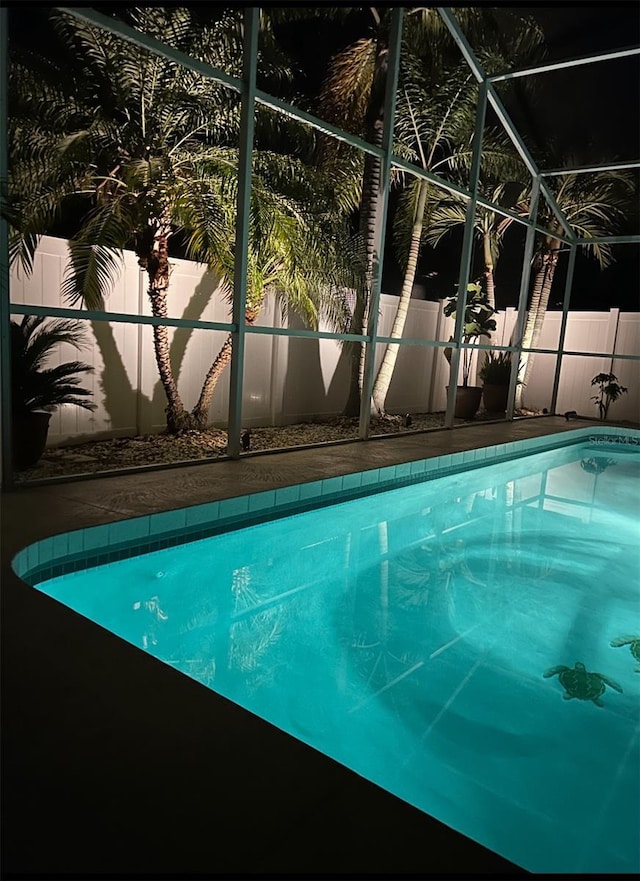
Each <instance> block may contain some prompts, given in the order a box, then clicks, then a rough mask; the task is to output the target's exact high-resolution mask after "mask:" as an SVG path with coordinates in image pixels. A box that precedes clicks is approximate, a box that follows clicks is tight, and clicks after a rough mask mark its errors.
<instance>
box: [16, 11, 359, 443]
mask: <svg viewBox="0 0 640 881" xmlns="http://www.w3.org/2000/svg"><path fill="white" fill-rule="evenodd" d="M53 15H54V19H53V20H54V24H55V27H56V29H57V32H58V34H59V36H60V38H61V40H62V45H63V46H64V47H65V48H66V50H67V52H68V55H69V57H73V58H74V59H76V62H75V63H74V64H73V65H68V64H65V65H64V66H61V65H56V64H55V63H54V62H52V61H50V60H46V59H43V58H39V59H34V58H32V57H31V58H22V59H18V58H16V59H14V62H13V64H12V66H11V75H10V88H11V94H12V99H13V100H12V105H11V121H10V159H11V163H12V173H11V177H10V208H9V213H10V220H11V224H12V233H11V256H12V259H13V260H16V259H19V260H21V262H22V264H23V265H24V266H25V267H26V268H27V269H29V268H30V267H31V266H32V263H33V256H34V252H35V248H36V246H37V242H38V239H39V236H40V235H42V234H44V233H46V232H47V231H48V230H49V229H50V228H51V224H52V222H53V220H54V219H55V218H56V216H59V214H60V212H61V211H63V210H64V209H65V208H67V207H68V206H69V205H70V204H71V205H72V206H75V208H76V210H77V209H78V208H79V210H80V211H81V212H82V225H81V226H80V228H79V229H78V230H77V231H76V233H75V234H74V235H73V236H72V238H71V241H70V245H69V248H70V263H69V270H68V273H67V276H66V278H65V282H64V285H63V291H62V292H63V295H64V296H65V298H66V299H67V300H68V301H69V302H71V303H78V302H82V303H84V304H85V305H86V306H87V307H88V308H90V309H101V308H103V307H104V300H105V297H106V296H107V294H108V291H109V289H110V287H111V285H112V283H113V281H114V279H115V277H116V275H117V273H118V272H119V269H120V266H121V257H122V249H123V248H125V247H127V246H132V247H133V248H134V250H135V252H136V254H137V257H138V261H139V264H140V266H141V267H142V268H144V269H145V270H146V272H147V275H148V279H149V283H148V289H147V296H148V298H149V302H150V304H151V310H152V314H153V315H154V316H155V317H158V318H166V317H168V316H169V314H170V312H169V307H168V294H169V289H170V274H171V267H170V260H169V241H170V239H171V237H172V236H175V235H176V233H178V232H179V233H181V234H182V236H183V237H184V238H185V239H186V242H187V254H188V256H189V257H191V258H192V259H196V260H198V261H200V262H203V263H206V264H207V265H208V266H209V268H210V269H212V270H215V271H216V272H217V273H218V274H219V275H220V276H221V278H222V280H223V283H224V284H225V285H226V289H227V292H228V293H229V294H230V292H231V290H232V287H233V265H234V250H235V210H236V194H237V166H238V150H237V146H236V145H237V141H238V133H239V102H238V100H237V97H236V96H235V95H234V94H233V93H231V92H229V90H227V89H225V88H224V87H223V86H221V85H219V84H216V83H214V82H213V81H211V80H208V79H205V78H204V77H202V76H200V75H199V74H197V73H195V72H193V71H191V70H188V69H185V68H182V67H180V66H178V65H176V64H174V63H173V62H171V61H169V60H168V59H166V58H164V57H160V56H156V55H153V54H152V53H149V52H147V51H146V50H144V49H141V48H139V47H137V46H134V45H132V44H130V43H128V42H125V41H122V40H121V39H119V38H118V37H117V36H115V35H113V34H111V33H109V32H105V31H103V30H102V29H99V28H95V27H93V26H91V25H89V24H86V23H84V22H81V21H79V20H77V19H75V18H74V17H73V16H70V15H68V14H65V13H63V12H56V13H54V14H53ZM131 18H132V23H133V24H134V26H136V27H138V28H140V29H141V30H143V31H144V32H145V33H147V34H150V35H151V36H154V37H156V38H158V39H160V40H162V41H163V42H166V43H169V44H171V45H173V46H176V47H177V48H179V49H181V50H182V51H184V52H186V53H188V54H189V55H191V56H192V57H195V58H199V59H201V60H204V61H207V62H208V63H210V64H212V65H213V66H215V67H218V68H221V69H223V70H227V71H229V72H232V73H238V72H239V71H238V70H237V66H238V63H239V62H238V59H239V58H241V28H240V27H239V21H238V17H237V14H235V15H234V14H233V13H224V14H222V15H221V17H219V19H218V20H214V21H213V23H211V24H209V25H206V26H201V27H195V26H194V21H193V20H192V16H191V14H190V12H189V10H188V9H186V8H169V9H161V8H155V7H152V8H144V9H138V10H135V11H134V12H133V13H132V14H131ZM257 140H258V141H259V133H258V137H257ZM254 160H255V161H254V167H253V174H252V193H251V215H250V219H249V238H250V242H249V275H248V290H247V309H246V315H245V318H246V321H247V323H248V324H253V323H254V322H255V321H256V319H257V317H258V314H259V312H260V308H261V306H262V304H263V302H264V298H265V296H266V294H267V292H268V291H269V290H273V291H274V292H275V294H276V295H277V296H279V297H280V299H281V301H282V302H283V303H284V305H285V306H288V307H291V308H293V309H295V310H297V311H299V312H301V313H302V314H303V315H304V316H305V317H306V318H308V319H309V320H311V321H317V319H318V315H319V314H320V313H321V312H322V311H323V310H324V311H327V313H328V314H329V316H330V317H332V318H335V319H336V320H337V319H338V318H339V313H340V307H341V303H342V301H341V300H340V298H339V297H334V296H333V294H334V293H336V292H337V288H338V285H339V283H341V282H343V281H344V279H343V278H342V277H341V276H340V267H341V266H342V265H344V264H345V263H346V262H347V261H348V256H349V254H348V248H346V247H344V242H345V236H346V229H345V227H344V224H342V222H341V219H340V214H339V212H338V211H336V210H334V201H333V195H332V194H333V192H334V190H333V188H332V186H331V181H330V180H329V179H328V178H327V176H324V177H323V176H322V174H320V173H319V172H318V171H317V169H316V170H314V169H313V168H311V167H310V166H309V165H308V164H307V163H305V162H304V161H303V160H302V159H301V158H299V157H296V156H293V155H290V154H289V153H286V152H285V153H283V152H280V151H279V150H278V149H277V148H272V149H262V150H261V149H258V150H257V151H256V153H255V157H254ZM341 329H342V326H341ZM153 336H154V349H155V356H156V363H157V367H158V374H159V377H160V381H161V383H162V386H163V389H164V392H165V396H166V400H167V407H166V415H167V428H168V430H169V431H170V432H178V431H181V430H185V429H202V428H204V427H205V426H206V424H207V418H208V411H209V406H210V403H211V398H212V395H213V393H214V390H215V387H216V384H217V382H218V380H219V378H220V376H221V374H222V371H223V370H224V368H225V366H226V365H227V363H228V362H229V360H230V355H231V339H230V337H228V338H227V340H226V341H225V343H224V345H223V347H222V349H221V351H220V352H219V354H218V356H217V357H216V359H215V360H214V362H213V364H212V365H211V368H210V370H209V371H208V374H207V376H206V378H205V381H204V383H203V387H202V391H201V394H200V396H199V399H198V401H197V403H196V405H195V407H194V408H193V410H191V411H190V412H189V411H188V410H187V409H186V407H185V406H184V403H183V401H182V400H181V398H180V394H179V391H178V387H177V380H176V377H175V376H174V373H173V370H172V365H171V360H170V355H169V330H168V328H167V327H166V326H162V325H156V326H154V327H153Z"/></svg>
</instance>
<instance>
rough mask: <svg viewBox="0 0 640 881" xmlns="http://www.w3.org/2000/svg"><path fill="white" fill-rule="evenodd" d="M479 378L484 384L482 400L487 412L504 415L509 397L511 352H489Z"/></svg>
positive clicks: (479, 372)
mask: <svg viewBox="0 0 640 881" xmlns="http://www.w3.org/2000/svg"><path fill="white" fill-rule="evenodd" d="M478 376H479V377H480V379H481V380H482V382H483V386H482V400H483V403H484V408H485V410H486V411H487V412H488V413H504V411H505V410H506V409H507V398H508V397H509V381H510V379H511V352H497V353H496V352H487V353H486V356H485V359H484V362H483V364H482V367H481V368H480V370H479V371H478ZM519 382H520V380H518V383H519Z"/></svg>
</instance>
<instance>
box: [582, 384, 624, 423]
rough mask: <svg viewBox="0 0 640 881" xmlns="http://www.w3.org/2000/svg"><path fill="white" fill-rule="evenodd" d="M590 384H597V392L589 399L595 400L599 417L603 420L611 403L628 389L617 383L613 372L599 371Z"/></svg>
mask: <svg viewBox="0 0 640 881" xmlns="http://www.w3.org/2000/svg"><path fill="white" fill-rule="evenodd" d="M591 385H597V386H598V394H597V395H592V396H591V400H592V401H594V402H595V404H596V407H597V408H598V411H599V413H600V419H602V421H603V422H604V420H605V419H606V418H607V413H608V412H609V407H610V406H611V404H613V402H614V401H617V400H618V398H619V397H620V396H621V395H624V394H626V392H628V391H629V389H627V388H625V386H623V385H619V383H618V377H617V376H616V375H615V374H614V373H599V374H598V375H597V376H594V377H593V379H592V380H591Z"/></svg>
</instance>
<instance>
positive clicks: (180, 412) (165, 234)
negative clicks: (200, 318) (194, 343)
mask: <svg viewBox="0 0 640 881" xmlns="http://www.w3.org/2000/svg"><path fill="white" fill-rule="evenodd" d="M170 233H171V227H170V226H169V223H168V221H167V220H166V219H162V220H161V221H160V222H159V223H158V226H157V228H156V230H155V233H154V236H153V243H152V245H151V250H150V252H149V253H147V254H139V255H138V262H139V264H140V266H142V267H143V268H144V269H146V270H147V274H148V276H149V288H148V290H147V296H148V297H149V301H150V303H151V313H152V315H153V316H154V317H155V318H167V317H168V310H167V291H168V289H169V277H170V275H171V269H170V266H169V250H168V243H169V235H170ZM153 349H154V353H155V357H156V364H157V366H158V375H159V377H160V382H161V383H162V387H163V389H164V393H165V396H166V398H167V406H166V408H165V413H166V415H167V431H169V433H170V434H177V433H178V432H179V431H184V430H185V429H187V428H190V427H191V426H190V424H189V423H190V417H189V414H188V413H187V412H186V410H185V408H184V405H183V403H182V400H181V398H180V395H179V393H178V386H177V384H176V381H175V377H174V375H173V369H172V367H171V356H170V347H169V328H168V327H166V326H165V325H154V328H153Z"/></svg>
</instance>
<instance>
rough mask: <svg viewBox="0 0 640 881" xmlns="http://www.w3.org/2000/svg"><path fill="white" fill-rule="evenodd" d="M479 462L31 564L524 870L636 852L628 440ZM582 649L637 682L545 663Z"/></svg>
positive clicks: (161, 650)
mask: <svg viewBox="0 0 640 881" xmlns="http://www.w3.org/2000/svg"><path fill="white" fill-rule="evenodd" d="M628 436H629V438H632V439H633V438H634V437H635V435H632V434H629V435H628ZM514 454H517V450H511V451H509V455H511V456H513V455H514ZM485 458H486V457H485ZM465 464H466V465H467V467H469V468H470V462H469V461H468V460H467V462H466V463H465V462H464V459H463V458H462V457H461V460H460V461H458V462H453V461H452V460H449V461H448V462H445V463H441V465H440V469H439V471H438V472H435V473H440V472H441V471H442V470H443V469H444V468H449V469H450V471H451V473H449V474H447V475H445V476H443V477H439V478H434V479H431V480H428V481H426V482H418V483H416V482H413V483H411V482H409V483H408V484H407V485H406V486H405V487H403V488H401V489H397V490H384V491H381V492H377V493H376V494H375V495H362V497H361V498H359V499H355V500H352V501H350V502H348V503H340V504H337V505H335V504H334V505H329V506H328V507H325V508H323V509H315V508H313V507H312V508H311V509H310V510H308V511H303V512H302V513H296V514H295V515H291V516H287V517H282V518H280V519H278V520H275V521H271V520H270V519H268V516H267V519H265V520H264V522H262V523H257V522H256V523H255V524H254V525H253V526H252V527H251V528H250V529H241V528H240V529H239V528H235V529H233V530H232V531H230V532H229V531H224V529H223V531H221V532H220V534H218V535H216V536H213V537H210V538H201V539H199V540H197V541H194V542H192V543H191V544H188V545H181V546H178V547H175V546H171V547H165V548H159V549H156V550H154V551H153V552H151V553H149V554H146V555H144V556H133V557H132V556H131V555H129V556H128V557H127V556H123V557H122V558H121V559H113V560H111V561H107V563H106V565H105V564H104V563H103V564H102V565H97V566H94V567H93V568H92V569H91V570H89V571H86V572H83V571H81V570H79V571H75V572H68V573H67V574H66V575H64V574H63V575H60V574H57V575H54V577H49V578H46V579H43V578H42V576H43V575H46V574H47V573H46V567H47V566H48V565H49V563H50V562H51V561H52V560H53V559H54V556H55V557H57V558H58V559H59V560H65V561H66V562H60V563H59V564H58V565H59V566H60V567H62V566H70V567H71V568H73V563H74V556H75V557H77V560H76V562H78V561H80V562H81V561H82V558H83V557H84V559H85V564H86V559H87V557H88V554H89V552H90V551H91V547H90V545H91V542H90V541H87V539H88V537H89V536H90V535H91V531H90V530H87V531H85V532H86V533H87V534H86V535H85V536H84V540H85V547H84V549H83V550H82V551H78V550H77V544H76V542H77V538H78V537H77V536H76V537H75V539H74V538H72V536H66V537H56V539H57V545H56V539H54V540H52V541H51V543H50V545H49V550H50V552H51V553H52V554H53V551H54V550H56V549H57V550H58V551H61V550H62V549H64V554H63V553H59V554H57V555H54V556H52V557H50V558H49V560H47V559H45V554H44V553H42V551H43V549H42V548H40V549H39V551H38V552H37V555H36V553H35V552H34V551H31V556H29V553H28V552H27V554H26V555H24V556H23V557H22V559H21V565H22V566H23V568H22V573H23V577H27V575H28V571H31V572H36V573H37V570H36V566H40V567H41V568H40V572H39V575H37V574H36V577H33V578H31V577H28V578H27V580H33V581H36V580H39V583H38V587H39V589H41V590H43V591H44V592H45V593H48V594H49V595H50V596H53V597H54V598H56V599H58V600H59V601H60V602H63V603H64V604H66V605H68V606H70V607H71V608H73V609H75V610H76V611H78V612H80V613H81V614H83V615H85V616H86V617H88V618H90V619H92V620H94V621H97V622H98V623H99V624H101V625H102V626H103V627H106V628H107V629H109V630H112V631H113V632H115V633H117V634H118V635H120V636H121V637H123V638H124V639H127V640H128V641H129V642H132V643H133V644H134V645H137V646H139V647H140V648H141V649H143V650H146V651H148V652H150V653H151V654H153V655H155V656H156V657H158V658H159V659H160V660H162V661H163V662H164V663H168V664H171V665H172V666H174V667H175V668H177V669H179V670H181V671H182V672H183V673H186V674H187V675H190V676H192V677H194V678H196V679H199V680H200V681H202V682H204V683H205V684H206V685H208V686H209V687H211V688H213V689H214V690H215V691H217V692H220V693H221V694H224V695H225V696H227V697H230V698H231V699H232V700H234V701H236V702H237V703H239V704H240V705H242V706H244V707H246V708H247V709H249V710H251V711H252V712H254V713H256V714H258V715H260V716H262V717H264V718H266V719H267V720H268V721H270V722H272V723H273V724H275V725H277V726H278V727H280V728H282V729H284V730H285V731H288V732H289V733H291V734H293V735H294V736H296V737H298V738H299V739H301V740H303V741H305V742H306V743H309V744H311V745H312V746H314V747H316V748H317V749H319V750H321V751H323V752H325V753H327V754H328V755H331V756H332V757H333V758H335V759H337V760H338V761H340V762H342V763H343V764H345V765H347V766H348V767H350V768H352V769H354V770H355V771H357V772H358V773H360V774H362V775H363V776H365V777H367V778H368V779H371V780H374V781H375V782H376V783H378V784H379V785H381V786H383V787H384V788H385V789H388V790H389V791H391V792H393V793H395V794H396V795H399V796H400V797H401V798H404V799H405V800H406V801H409V802H410V803H412V804H414V805H416V806H417V807H419V808H420V809H422V810H424V811H426V812H427V813H430V814H432V815H433V816H436V817H437V818H438V819H440V820H442V821H443V822H445V823H448V824H449V825H450V826H452V827H454V828H456V829H458V830H459V831H461V832H463V833H464V834H466V835H468V836H470V837H472V838H474V839H476V840H478V841H480V842H481V843H482V844H484V845H485V846H488V847H490V848H492V849H493V850H495V851H497V852H499V853H501V854H503V855H504V856H506V857H508V858H509V859H511V860H513V861H514V862H516V863H518V864H520V865H522V866H524V867H525V868H527V869H530V870H532V871H540V872H543V871H554V872H560V871H567V872H569V871H573V872H584V871H608V872H614V871H634V870H636V869H637V867H638V862H639V861H638V854H637V843H636V830H637V824H638V800H639V798H638V796H639V793H638V786H637V781H638V779H639V774H640V768H639V757H638V743H639V727H640V726H639V723H640V718H639V713H638V696H639V694H640V674H638V673H636V672H635V668H636V667H637V666H638V662H637V661H635V660H634V657H633V655H632V653H631V651H630V649H631V647H632V646H631V644H624V645H613V646H612V645H611V643H612V642H615V641H616V640H619V639H620V638H622V637H626V636H631V635H634V634H636V633H637V630H638V620H637V617H638V614H637V613H638V594H637V575H638V554H637V550H636V548H637V546H638V527H637V524H638V517H637V513H638V502H637V479H638V474H639V471H638V467H639V464H638V456H637V452H636V449H635V448H634V444H632V443H630V442H626V441H625V442H623V441H622V440H621V439H619V440H618V441H614V440H613V439H611V441H610V443H605V442H603V441H602V439H599V441H598V442H596V441H593V442H592V441H589V440H588V438H587V439H586V440H585V443H582V444H571V445H570V446H566V447H558V448H556V449H550V450H546V451H544V452H542V453H539V454H537V455H536V456H527V457H523V458H519V459H516V460H514V461H512V462H510V464H509V465H508V471H506V470H505V463H504V462H497V463H495V464H490V465H486V466H485V467H482V468H478V467H473V468H470V470H466V471H462V472H460V471H459V470H457V469H458V468H459V467H461V466H463V467H464V466H465ZM474 465H477V461H476V463H474ZM402 474H403V472H400V473H398V472H395V474H394V476H393V478H391V479H392V480H394V481H395V482H399V481H400V480H402V479H406V480H410V479H413V480H416V479H418V478H419V476H420V472H419V471H417V470H416V472H415V473H414V475H413V476H412V475H411V473H410V469H409V472H408V473H407V472H406V471H405V472H404V477H403V476H402ZM378 477H381V476H380V475H378ZM634 481H635V487H634ZM362 483H363V481H362V479H361V481H360V484H359V489H360V491H361V492H364V491H365V489H366V486H367V485H368V484H366V485H365V488H364V489H363V486H362ZM332 486H333V487H335V485H332ZM332 486H331V485H328V486H327V487H326V489H327V490H332ZM379 487H380V483H378V484H376V488H379ZM320 489H322V488H320ZM340 491H341V492H344V491H345V486H344V481H343V484H342V488H341V490H340ZM354 491H355V490H354ZM261 495H264V494H261ZM283 498H284V497H283ZM307 498H312V497H311V496H307V495H303V493H302V492H301V491H298V493H297V499H296V500H294V501H292V502H291V504H292V505H294V507H298V508H299V507H301V506H302V503H303V502H304V500H305V499H307ZM262 501H266V499H264V498H263V499H262ZM273 501H276V499H275V497H274V499H273ZM317 501H318V499H317V498H315V499H314V501H313V502H312V503H311V502H310V503H309V504H313V505H316V504H317ZM236 506H237V507H238V509H239V508H240V507H241V506H240V503H239V502H238V501H237V500H236ZM231 510H232V507H228V508H227V509H225V511H226V514H227V515H229V511H231ZM261 510H264V509H263V508H261V507H260V506H259V505H258V504H257V503H256V502H254V503H253V506H252V502H251V501H246V506H245V508H244V511H245V513H244V514H242V513H240V514H238V516H240V517H244V518H246V517H247V516H248V514H251V512H252V511H253V512H254V516H255V518H256V519H258V518H259V512H260V511H261ZM218 511H219V509H218ZM271 513H272V511H271V510H269V511H268V514H269V515H270V514H271ZM183 517H186V515H184V514H183ZM147 519H148V518H147ZM176 522H177V521H176V520H175V519H174V518H172V517H170V516H168V515H167V516H166V517H165V520H164V527H165V531H164V532H159V531H158V532H157V533H156V534H157V535H166V534H167V532H168V531H169V529H168V528H169V527H171V526H172V525H175V523H176ZM157 523H158V524H162V523H163V521H162V520H159V521H157ZM133 524H134V521H130V522H129V524H127V529H128V532H129V535H130V536H131V534H132V533H134V532H135V526H134V525H133ZM138 525H139V526H140V524H138ZM192 525H193V522H192ZM201 525H202V527H203V529H204V528H205V527H204V521H202V523H201ZM235 525H236V526H237V525H238V523H237V522H236V524H235ZM123 528H124V526H123ZM147 528H149V523H147ZM176 537H177V536H176ZM111 538H112V541H111V543H110V545H109V547H110V548H114V547H116V544H114V541H115V540H116V539H117V538H118V532H117V531H116V530H115V529H114V530H113V532H112V533H111ZM158 541H171V538H159V539H158ZM94 549H95V550H96V551H101V552H102V551H104V548H102V549H100V548H98V546H97V544H96V545H94ZM28 550H29V549H27V551H28ZM104 553H107V552H106V551H105V552H104ZM109 553H115V552H114V551H109ZM23 554H24V552H23ZM101 555H102V553H100V554H98V553H96V556H95V557H94V559H93V560H92V562H99V560H100V556H101ZM69 561H71V562H69ZM43 567H45V568H43ZM16 568H17V569H20V567H19V566H17V567H16ZM49 574H51V573H49ZM576 662H579V663H584V664H585V666H586V669H587V670H588V671H590V672H592V671H597V672H599V673H601V674H603V675H604V676H606V677H607V679H608V680H610V681H611V682H613V683H614V684H615V686H618V687H620V688H622V692H619V691H618V690H617V688H615V687H613V686H610V685H604V683H603V682H602V680H598V681H597V682H596V683H595V684H594V683H593V681H588V682H587V685H588V688H587V689H586V693H585V688H584V683H582V685H581V683H580V681H579V676H578V677H577V682H576V676H575V675H574V676H573V679H572V678H571V676H569V675H568V674H567V675H564V676H563V680H564V682H563V681H561V680H560V678H559V676H560V675H562V673H563V671H560V672H559V673H556V674H555V675H552V676H549V677H548V678H544V675H543V674H544V673H545V672H548V671H549V670H550V669H553V668H556V667H558V666H559V665H564V666H567V667H569V668H571V669H573V668H574V665H575V664H576ZM564 672H566V671H564ZM566 686H568V687H569V689H570V690H572V691H573V692H574V693H576V697H575V699H573V700H563V699H562V695H563V694H565V693H567V692H566V688H565V687H566ZM599 686H603V687H604V689H605V690H604V693H603V694H602V695H599V694H595V692H594V690H595V691H598V689H599ZM589 688H590V689H591V691H589ZM591 692H594V694H593V697H594V698H595V699H596V700H597V701H599V702H601V703H602V704H603V706H602V707H600V706H598V705H596V704H594V703H593V702H592V701H591V700H582V699H580V698H581V697H585V696H589V694H591Z"/></svg>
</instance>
